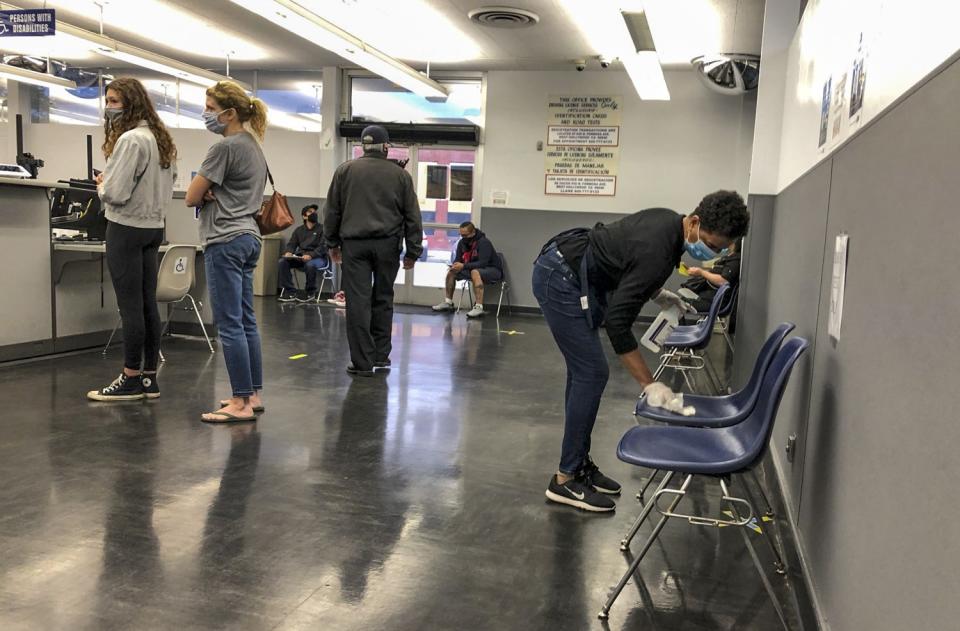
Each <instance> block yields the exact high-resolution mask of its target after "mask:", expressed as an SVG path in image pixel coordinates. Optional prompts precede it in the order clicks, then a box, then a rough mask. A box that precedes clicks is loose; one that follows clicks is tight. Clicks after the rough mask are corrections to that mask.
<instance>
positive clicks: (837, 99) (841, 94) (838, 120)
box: [830, 72, 847, 140]
mask: <svg viewBox="0 0 960 631" xmlns="http://www.w3.org/2000/svg"><path fill="white" fill-rule="evenodd" d="M846 104H847V73H846V72H844V73H843V74H842V75H840V77H839V78H838V79H837V80H836V81H834V82H833V101H832V103H831V104H830V120H831V123H832V124H831V127H833V133H831V134H830V139H831V140H836V139H837V138H838V137H839V136H840V132H841V131H843V121H844V117H845V116H846V115H847V108H846Z"/></svg>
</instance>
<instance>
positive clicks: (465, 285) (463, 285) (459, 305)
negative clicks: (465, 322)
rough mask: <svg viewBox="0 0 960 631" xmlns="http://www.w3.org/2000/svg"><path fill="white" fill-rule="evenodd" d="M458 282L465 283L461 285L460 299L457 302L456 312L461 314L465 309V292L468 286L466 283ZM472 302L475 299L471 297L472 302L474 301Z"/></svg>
mask: <svg viewBox="0 0 960 631" xmlns="http://www.w3.org/2000/svg"><path fill="white" fill-rule="evenodd" d="M458 282H462V283H463V284H462V285H460V299H459V300H457V311H456V312H457V313H460V309H462V308H463V292H464V290H465V289H466V287H467V284H466V282H465V281H458ZM472 300H473V298H472V297H471V301H472Z"/></svg>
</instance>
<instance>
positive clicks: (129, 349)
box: [87, 77, 177, 401]
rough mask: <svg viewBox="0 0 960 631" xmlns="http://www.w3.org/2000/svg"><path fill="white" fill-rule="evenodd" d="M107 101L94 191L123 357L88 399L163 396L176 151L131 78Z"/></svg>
mask: <svg viewBox="0 0 960 631" xmlns="http://www.w3.org/2000/svg"><path fill="white" fill-rule="evenodd" d="M104 104H105V107H104V110H103V114H104V119H105V120H104V133H105V135H106V139H105V140H104V143H103V155H104V157H105V158H106V159H107V166H106V167H105V169H104V172H103V173H102V174H100V175H98V176H97V192H98V193H99V195H100V201H101V203H102V204H103V207H104V211H105V215H106V218H107V235H106V242H107V243H106V248H107V267H108V269H109V270H110V278H111V280H112V281H113V289H114V292H115V293H116V296H117V306H118V307H119V308H120V320H121V322H122V325H123V355H124V360H123V371H122V372H121V373H120V376H119V377H117V378H116V379H115V380H114V381H113V383H111V384H110V385H108V386H105V387H103V388H100V389H99V390H92V391H90V392H88V393H87V398H89V399H92V400H95V401H129V400H134V399H142V398H145V397H146V398H150V399H153V398H156V397H159V396H160V388H159V386H158V385H157V359H158V355H159V353H160V328H161V324H160V311H159V309H158V308H157V253H158V251H159V248H160V243H161V241H162V240H163V227H164V217H165V215H166V208H167V202H168V201H169V200H170V199H171V198H172V197H173V181H174V180H175V179H176V176H177V173H176V168H177V167H176V159H177V148H176V146H174V144H173V139H172V138H171V137H170V133H169V132H168V131H167V128H166V127H165V126H164V124H163V123H162V122H161V121H160V117H159V116H157V112H156V110H154V108H153V103H151V102H150V97H149V96H148V95H147V91H146V89H144V87H143V84H141V83H140V82H139V81H137V80H136V79H132V78H129V77H121V78H119V79H116V80H114V81H111V82H110V83H109V84H108V85H107V89H106V94H105V99H104Z"/></svg>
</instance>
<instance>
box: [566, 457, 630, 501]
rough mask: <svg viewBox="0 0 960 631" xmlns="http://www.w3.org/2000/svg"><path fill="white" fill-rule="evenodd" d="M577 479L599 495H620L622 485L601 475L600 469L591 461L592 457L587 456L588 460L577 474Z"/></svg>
mask: <svg viewBox="0 0 960 631" xmlns="http://www.w3.org/2000/svg"><path fill="white" fill-rule="evenodd" d="M577 478H579V479H580V480H581V481H582V482H583V483H584V484H586V485H587V486H589V487H592V488H593V489H594V490H595V491H597V492H599V493H605V494H607V495H619V494H620V483H619V482H617V481H616V480H614V479H613V478H608V477H607V476H605V475H603V474H602V473H600V469H599V468H598V467H597V465H596V464H594V462H593V460H591V459H590V456H587V460H586V462H584V464H583V468H581V469H580V472H579V473H578V474H577Z"/></svg>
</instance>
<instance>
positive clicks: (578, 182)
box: [544, 95, 623, 196]
mask: <svg viewBox="0 0 960 631" xmlns="http://www.w3.org/2000/svg"><path fill="white" fill-rule="evenodd" d="M622 102H623V99H622V97H619V96H561V95H555V96H550V97H549V101H548V103H547V148H546V158H545V163H546V164H545V177H544V192H545V193H546V194H547V195H587V196H613V195H616V193H617V170H618V168H619V166H620V112H621V106H622Z"/></svg>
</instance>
